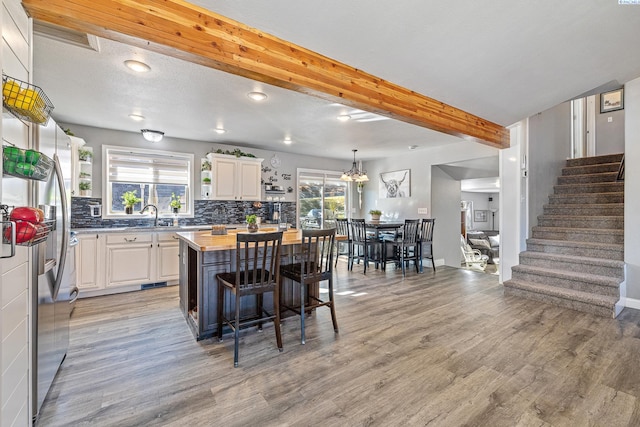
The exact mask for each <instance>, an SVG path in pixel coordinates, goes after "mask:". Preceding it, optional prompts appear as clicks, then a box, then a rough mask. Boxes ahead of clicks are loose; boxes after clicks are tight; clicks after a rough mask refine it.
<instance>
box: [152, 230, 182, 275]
mask: <svg viewBox="0 0 640 427" xmlns="http://www.w3.org/2000/svg"><path fill="white" fill-rule="evenodd" d="M156 236H157V241H156V281H157V282H165V281H172V280H178V276H179V275H180V271H179V266H180V261H179V259H178V258H179V254H180V244H179V241H178V236H176V234H175V233H156Z"/></svg>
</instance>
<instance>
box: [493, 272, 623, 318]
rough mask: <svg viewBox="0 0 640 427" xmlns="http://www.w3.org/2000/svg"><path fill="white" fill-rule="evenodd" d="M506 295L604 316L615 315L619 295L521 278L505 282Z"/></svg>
mask: <svg viewBox="0 0 640 427" xmlns="http://www.w3.org/2000/svg"><path fill="white" fill-rule="evenodd" d="M504 290H505V294H506V295H512V296H519V297H523V298H527V299H532V300H536V301H541V302H545V303H550V304H555V305H559V306H561V307H566V308H569V309H572V310H577V311H581V312H584V313H592V314H596V315H599V316H604V317H611V318H613V317H615V315H616V312H615V305H616V303H617V302H618V299H619V298H618V297H611V296H605V295H598V294H592V293H589V292H582V291H577V290H574V289H565V288H557V287H555V286H549V285H543V284H540V283H531V282H526V281H519V280H514V279H511V280H507V281H506V282H504Z"/></svg>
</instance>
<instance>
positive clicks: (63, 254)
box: [53, 154, 69, 300]
mask: <svg viewBox="0 0 640 427" xmlns="http://www.w3.org/2000/svg"><path fill="white" fill-rule="evenodd" d="M53 162H54V170H55V171H56V178H57V181H58V188H59V190H60V202H61V205H62V245H61V247H60V257H59V258H58V259H59V260H60V263H59V264H58V274H57V275H56V281H55V283H54V286H53V299H54V300H55V299H56V298H57V297H58V291H59V290H60V284H61V283H62V274H63V273H64V266H65V263H66V262H67V246H69V230H67V212H68V206H67V195H66V190H65V188H64V177H63V176H62V168H61V167H60V158H58V155H57V154H54V155H53Z"/></svg>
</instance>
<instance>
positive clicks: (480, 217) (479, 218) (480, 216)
mask: <svg viewBox="0 0 640 427" xmlns="http://www.w3.org/2000/svg"><path fill="white" fill-rule="evenodd" d="M473 222H487V211H484V210H476V211H473Z"/></svg>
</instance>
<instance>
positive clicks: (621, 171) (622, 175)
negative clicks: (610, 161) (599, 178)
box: [616, 154, 624, 181]
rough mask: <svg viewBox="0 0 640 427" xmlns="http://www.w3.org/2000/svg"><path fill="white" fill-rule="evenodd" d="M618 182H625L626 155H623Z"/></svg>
mask: <svg viewBox="0 0 640 427" xmlns="http://www.w3.org/2000/svg"><path fill="white" fill-rule="evenodd" d="M616 181H624V154H623V155H622V160H620V168H618V177H617V178H616Z"/></svg>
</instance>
